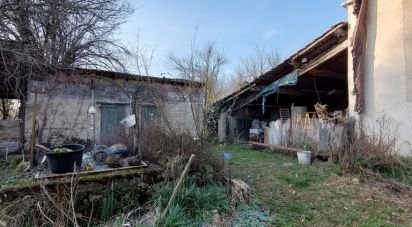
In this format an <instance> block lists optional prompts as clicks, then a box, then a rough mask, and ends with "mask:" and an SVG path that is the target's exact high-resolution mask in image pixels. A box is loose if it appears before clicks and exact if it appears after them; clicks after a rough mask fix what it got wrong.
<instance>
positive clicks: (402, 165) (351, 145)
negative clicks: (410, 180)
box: [333, 116, 412, 176]
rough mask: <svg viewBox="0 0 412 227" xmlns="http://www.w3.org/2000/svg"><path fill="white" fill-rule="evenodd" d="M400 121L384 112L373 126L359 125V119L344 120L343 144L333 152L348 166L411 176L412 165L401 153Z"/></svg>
mask: <svg viewBox="0 0 412 227" xmlns="http://www.w3.org/2000/svg"><path fill="white" fill-rule="evenodd" d="M397 140H398V124H397V123H396V122H394V121H392V120H390V119H388V118H387V117H385V116H383V117H381V118H380V119H378V120H377V121H376V124H375V127H374V128H372V129H369V130H368V129H365V128H359V129H358V130H356V129H355V121H354V120H353V119H349V120H348V121H346V122H345V123H344V136H343V142H342V146H341V147H339V148H337V149H336V150H335V151H334V152H333V156H335V157H336V158H337V160H338V162H339V163H340V164H341V165H342V167H343V168H344V169H345V170H348V171H351V172H360V173H366V172H367V171H373V172H379V173H383V174H386V175H393V176H395V175H403V176H409V175H410V171H411V170H412V169H411V166H410V165H409V164H407V162H405V159H403V158H401V157H399V156H398V155H397V153H398V152H397V150H396V144H397Z"/></svg>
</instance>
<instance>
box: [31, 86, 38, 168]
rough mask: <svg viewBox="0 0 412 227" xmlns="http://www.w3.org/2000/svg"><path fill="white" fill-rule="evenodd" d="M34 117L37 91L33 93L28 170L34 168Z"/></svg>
mask: <svg viewBox="0 0 412 227" xmlns="http://www.w3.org/2000/svg"><path fill="white" fill-rule="evenodd" d="M36 117H37V91H34V104H33V116H32V124H31V147H30V168H33V166H34V147H35V144H36Z"/></svg>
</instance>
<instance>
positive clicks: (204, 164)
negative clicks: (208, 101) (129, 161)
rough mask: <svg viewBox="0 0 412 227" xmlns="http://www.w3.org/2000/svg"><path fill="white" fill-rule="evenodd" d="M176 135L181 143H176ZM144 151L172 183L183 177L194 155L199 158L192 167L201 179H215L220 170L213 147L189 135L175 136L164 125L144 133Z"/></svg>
mask: <svg viewBox="0 0 412 227" xmlns="http://www.w3.org/2000/svg"><path fill="white" fill-rule="evenodd" d="M176 136H177V139H178V140H179V141H180V143H177V142H176ZM202 146H203V147H202ZM141 149H142V150H143V154H144V158H146V159H148V160H150V161H152V162H156V163H158V164H160V165H161V166H162V167H163V168H164V177H165V178H166V179H168V180H173V179H175V178H176V177H178V176H179V174H180V173H181V172H182V170H183V168H184V166H185V164H186V162H187V160H188V159H189V157H190V155H191V154H195V155H196V158H195V159H194V161H193V163H192V165H191V171H192V174H193V175H197V176H198V177H199V178H204V177H206V176H209V175H210V176H213V175H215V174H216V173H217V171H218V169H219V160H218V158H217V157H216V156H215V155H214V152H213V151H212V150H211V146H209V145H204V144H203V143H200V142H199V141H198V140H195V139H194V138H193V137H192V136H191V135H189V134H184V133H181V134H174V135H172V134H170V133H168V132H167V131H165V130H164V128H162V127H160V126H157V127H150V128H149V129H146V130H145V131H144V133H143V135H142V137H141Z"/></svg>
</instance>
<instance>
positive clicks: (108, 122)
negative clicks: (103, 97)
mask: <svg viewBox="0 0 412 227" xmlns="http://www.w3.org/2000/svg"><path fill="white" fill-rule="evenodd" d="M101 114H102V115H101V119H100V143H101V144H105V145H108V146H111V145H113V144H115V143H125V142H126V141H125V138H126V130H125V128H124V126H123V125H122V124H121V123H120V121H121V120H122V119H123V118H125V117H126V105H117V104H102V106H101Z"/></svg>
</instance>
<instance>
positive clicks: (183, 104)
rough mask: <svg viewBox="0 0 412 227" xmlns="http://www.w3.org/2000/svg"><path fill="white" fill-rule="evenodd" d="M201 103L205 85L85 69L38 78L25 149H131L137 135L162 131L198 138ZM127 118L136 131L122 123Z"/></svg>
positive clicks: (26, 102)
mask: <svg viewBox="0 0 412 227" xmlns="http://www.w3.org/2000/svg"><path fill="white" fill-rule="evenodd" d="M202 97H203V96H202V84H201V83H198V82H193V81H189V80H184V79H171V78H160V77H148V76H137V75H132V74H127V73H117V72H111V71H103V70H86V69H75V70H65V71H61V72H58V73H57V74H56V73H54V74H49V75H42V76H33V77H31V78H30V79H29V80H28V81H27V91H26V94H25V97H24V98H23V99H22V100H21V104H22V108H21V109H22V110H24V111H23V112H24V113H23V114H22V116H23V117H21V118H22V119H20V120H21V122H22V130H21V131H22V132H21V134H22V137H23V136H24V140H21V141H22V142H21V143H22V144H23V143H26V145H27V147H29V145H30V144H29V142H30V141H31V140H32V138H34V139H35V141H36V143H43V144H58V143H62V142H71V141H73V142H76V141H78V142H82V143H86V142H87V143H90V144H106V145H111V144H115V143H125V144H128V145H130V146H131V145H132V144H133V139H136V138H133V136H134V134H135V133H136V132H137V131H139V132H140V133H144V132H145V130H149V129H150V128H152V127H158V126H161V128H163V129H164V130H174V131H175V132H178V133H186V134H190V135H191V136H193V137H196V126H199V124H195V121H198V120H200V119H201V116H202V108H203V106H202V105H203V103H202ZM36 107H37V108H36ZM131 115H132V116H131ZM133 115H134V116H133ZM128 116H131V117H129V121H130V120H131V119H132V118H133V120H131V121H132V122H133V121H135V122H136V124H135V126H133V127H126V126H125V125H124V124H125V123H123V124H122V123H121V121H122V120H123V119H125V118H126V117H128ZM33 119H36V121H35V124H33ZM33 129H35V130H36V131H35V133H34V134H33ZM134 130H135V131H134ZM33 135H34V137H33Z"/></svg>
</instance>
